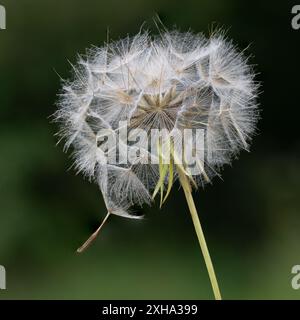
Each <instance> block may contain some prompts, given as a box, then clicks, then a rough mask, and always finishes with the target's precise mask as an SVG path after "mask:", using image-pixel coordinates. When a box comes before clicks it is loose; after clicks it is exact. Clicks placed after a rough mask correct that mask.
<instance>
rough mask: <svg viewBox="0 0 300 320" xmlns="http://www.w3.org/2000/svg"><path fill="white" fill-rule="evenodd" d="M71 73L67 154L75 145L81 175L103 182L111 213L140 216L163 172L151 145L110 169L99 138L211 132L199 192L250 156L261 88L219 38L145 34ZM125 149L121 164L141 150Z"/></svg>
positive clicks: (87, 59) (63, 104) (97, 53)
mask: <svg viewBox="0 0 300 320" xmlns="http://www.w3.org/2000/svg"><path fill="white" fill-rule="evenodd" d="M73 69H74V79H73V81H65V82H64V85H63V91H62V93H61V95H60V100H59V108H58V110H57V112H56V113H55V118H56V120H57V121H59V122H60V125H61V131H60V135H61V136H62V137H63V138H65V139H66V145H65V146H66V148H68V147H69V146H70V145H73V147H74V158H75V165H76V168H77V169H78V171H80V172H83V173H84V174H85V175H87V176H88V177H90V178H93V179H94V180H95V181H97V183H98V184H99V186H100V189H101V191H102V193H103V197H104V200H105V204H106V206H107V210H108V211H109V212H110V213H113V214H117V215H122V216H126V217H135V216H134V215H131V214H130V213H128V209H129V208H130V206H132V205H134V204H138V205H142V204H143V203H149V202H150V200H151V193H152V192H153V189H154V188H155V186H156V184H157V182H158V180H159V176H160V174H159V168H158V165H157V162H156V164H151V163H150V164H149V163H147V164H144V163H143V159H145V157H150V156H151V154H150V151H149V148H148V147H147V146H145V150H142V152H141V154H140V157H139V160H140V161H136V162H135V163H131V164H128V163H123V164H121V163H120V164H115V165H112V164H106V163H105V158H106V157H108V155H109V153H110V152H111V151H112V150H103V149H102V144H101V143H100V142H99V141H100V140H101V139H100V138H99V132H100V130H103V129H105V130H106V131H107V132H108V134H110V135H111V136H112V137H113V136H115V135H117V134H118V132H119V131H120V129H121V128H120V127H119V123H120V121H127V122H128V123H129V133H130V130H131V131H132V130H135V129H143V130H145V131H146V133H149V135H150V130H151V129H168V130H169V131H172V130H174V129H175V128H176V129H179V130H183V129H185V128H191V129H203V130H204V137H205V144H204V148H205V149H204V153H205V155H206V156H205V158H204V160H203V159H198V160H199V161H197V166H199V169H200V172H201V174H199V175H198V176H197V177H193V178H194V181H195V182H196V183H198V184H201V185H202V184H204V183H206V182H210V181H211V178H212V177H213V176H214V175H216V174H218V171H219V169H220V168H221V167H222V166H223V165H224V164H226V163H230V161H231V160H232V158H233V157H235V156H236V155H237V153H238V151H239V150H240V149H248V144H249V141H250V139H251V136H252V135H253V132H254V130H255V125H256V121H257V106H256V95H257V85H256V83H255V82H254V73H253V71H252V68H251V67H250V66H249V65H248V64H247V59H246V58H244V56H243V54H242V53H240V52H239V51H238V50H237V49H236V48H235V47H234V46H233V44H232V43H231V42H230V41H227V40H226V39H225V37H224V36H223V35H222V34H221V33H215V34H213V35H212V36H211V37H210V38H209V39H206V38H205V37H204V36H203V35H201V34H200V35H199V34H197V35H195V34H192V33H189V32H188V33H180V32H177V31H172V32H164V33H161V34H160V36H158V37H151V36H149V34H148V33H147V32H145V33H139V34H138V35H136V36H134V37H127V38H125V39H123V40H120V41H117V42H114V43H110V44H106V45H105V46H103V47H101V48H96V47H94V48H92V49H90V50H89V51H88V52H87V54H86V56H81V57H79V61H78V65H77V66H76V67H74V66H73ZM132 132H134V131H132ZM122 144H123V147H122V146H121V147H120V146H119V148H118V154H117V156H118V157H122V155H123V154H122V153H123V150H124V152H125V149H127V151H126V152H128V149H129V150H130V149H132V148H134V146H130V145H129V144H128V141H123V142H121V145H122ZM131 151H134V150H131ZM208 153H209V155H208ZM153 156H154V155H153ZM174 170H175V172H174V179H176V168H175V169H174ZM167 180H168V175H166V183H167Z"/></svg>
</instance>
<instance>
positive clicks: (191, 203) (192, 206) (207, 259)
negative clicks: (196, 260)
mask: <svg viewBox="0 0 300 320" xmlns="http://www.w3.org/2000/svg"><path fill="white" fill-rule="evenodd" d="M178 171H179V179H180V182H181V185H182V187H183V191H184V194H185V198H186V201H187V204H188V206H189V209H190V213H191V216H192V220H193V223H194V227H195V230H196V234H197V237H198V241H199V244H200V248H201V251H202V254H203V257H204V261H205V264H206V268H207V271H208V275H209V279H210V283H211V286H212V289H213V292H214V296H215V299H216V300H222V298H221V293H220V289H219V285H218V281H217V277H216V274H215V271H214V266H213V264H212V261H211V258H210V254H209V251H208V247H207V244H206V241H205V237H204V233H203V230H202V227H201V224H200V220H199V216H198V213H197V209H196V206H195V203H194V199H193V196H192V191H191V186H190V182H189V180H188V178H187V176H186V175H185V174H184V173H183V172H182V171H180V170H178Z"/></svg>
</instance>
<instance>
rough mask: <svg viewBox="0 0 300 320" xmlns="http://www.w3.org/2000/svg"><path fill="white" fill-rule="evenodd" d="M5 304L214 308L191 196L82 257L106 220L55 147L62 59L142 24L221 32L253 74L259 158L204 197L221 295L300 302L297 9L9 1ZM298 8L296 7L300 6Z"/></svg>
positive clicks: (66, 70)
mask: <svg viewBox="0 0 300 320" xmlns="http://www.w3.org/2000/svg"><path fill="white" fill-rule="evenodd" d="M0 2H1V3H0V4H2V5H4V6H5V7H6V11H7V30H1V31H0V117H1V118H0V170H1V176H0V264H1V265H4V266H5V267H6V270H7V290H6V291H0V299H7V298H17V299H21V298H22V299H25V298H26V299H31V298H33V299H42V298H55V299H61V298H70V299H72V298H75V299H86V298H93V299H146V298H149V299H151V298H152V299H166V298H169V299H177V298H178V299H210V298H213V295H212V291H211V288H210V283H209V280H208V275H207V272H206V269H205V265H204V261H203V258H202V255H201V252H200V249H199V247H198V243H197V239H196V236H195V233H194V229H193V225H192V222H191V219H190V216H189V214H188V210H187V206H186V204H185V200H184V196H183V194H182V190H179V188H178V186H176V187H175V188H173V191H172V194H171V196H170V197H169V200H168V201H167V204H166V205H165V206H164V207H163V209H162V210H159V206H158V205H157V204H156V205H155V206H154V207H152V208H145V209H144V210H143V211H144V213H145V214H146V219H144V220H143V221H133V220H127V219H124V218H120V217H112V218H111V220H110V221H109V222H108V223H107V225H106V226H105V228H104V229H103V232H102V233H101V236H100V237H99V238H98V239H97V241H96V243H94V245H93V246H92V247H91V248H90V249H89V250H88V251H87V252H85V253H84V254H82V255H78V254H76V253H75V250H76V248H77V247H78V246H79V245H80V244H81V243H82V242H83V241H84V240H86V238H87V237H88V236H89V235H90V233H91V232H92V231H93V230H94V229H95V228H96V227H97V226H98V224H99V222H100V220H101V219H102V218H103V217H104V215H105V209H104V206H103V201H102V198H101V195H100V192H99V190H98V188H97V186H96V185H93V184H90V183H89V182H88V181H86V180H83V179H82V177H81V176H76V175H75V174H74V171H72V170H68V168H69V167H70V166H71V163H72V161H71V159H70V158H69V155H66V154H64V153H63V152H62V146H61V145H60V146H58V147H57V146H55V144H56V139H55V137H54V133H55V132H56V131H57V127H56V125H55V124H53V123H50V119H49V118H48V117H49V116H50V115H51V114H52V113H53V112H54V111H55V102H56V100H57V96H56V95H57V93H58V91H59V89H60V86H61V84H60V78H59V76H58V75H57V73H58V74H59V75H60V76H62V77H63V78H68V77H69V76H70V65H69V63H68V61H67V60H70V61H72V62H75V61H76V54H77V53H84V52H85V48H86V47H90V46H91V45H92V44H93V45H99V46H101V45H102V43H103V42H104V41H105V40H106V38H107V28H109V35H110V38H112V39H118V38H122V37H123V36H125V35H126V34H127V33H129V34H132V35H133V34H135V33H137V32H138V31H139V29H140V26H141V24H142V23H143V22H146V24H145V27H146V28H150V29H152V30H153V32H154V33H155V32H157V30H156V29H155V26H154V23H153V17H154V16H155V15H156V14H158V15H159V17H160V19H161V20H162V22H163V23H164V24H165V25H166V26H167V27H168V28H171V27H172V26H174V25H176V26H177V27H178V28H179V29H181V30H182V31H185V30H188V29H189V28H191V29H192V30H194V31H195V32H200V31H204V32H205V33H206V34H207V35H208V34H209V30H211V29H212V28H214V27H216V26H223V27H224V28H225V29H227V30H228V31H227V34H228V36H229V37H230V38H232V39H233V40H234V41H235V43H236V44H238V45H239V46H240V47H241V48H245V47H247V46H248V45H249V44H250V47H249V49H248V50H247V53H248V54H250V55H252V56H253V57H252V58H251V60H250V61H251V63H253V64H255V65H256V71H257V72H258V76H257V80H259V81H261V84H262V87H261V90H262V93H261V95H260V104H261V107H260V108H261V111H262V112H261V116H262V119H261V120H260V121H259V124H258V127H259V131H258V135H257V136H256V137H255V138H254V140H253V145H252V149H251V153H247V152H243V153H241V155H240V159H239V160H237V161H234V162H233V166H232V168H231V167H229V166H228V167H226V168H225V170H224V172H223V174H222V178H223V181H222V180H220V179H216V180H214V184H213V185H212V186H208V187H206V188H205V189H204V190H199V191H198V192H197V193H195V195H194V197H195V201H196V205H197V207H198V209H199V215H200V220H201V221H202V224H203V227H204V231H205V234H206V238H207V242H208V245H209V248H210V251H211V255H212V258H213V261H214V264H215V269H216V272H217V275H218V278H219V283H220V288H221V291H222V293H223V296H224V298H226V299H263V298H269V299H274V298H276V299H279V298H282V299H287V298H292V299H299V298H300V290H298V291H296V290H293V289H292V287H291V283H290V282H291V278H292V275H291V268H292V266H293V265H295V264H300V250H299V249H300V235H299V231H300V202H299V198H300V194H299V191H300V182H299V180H300V163H299V147H300V139H299V138H300V136H299V134H298V128H299V116H300V112H299V103H300V98H299V90H300V88H299V71H300V60H299V53H300V45H299V40H300V30H298V31H295V30H293V29H292V27H291V19H292V14H291V8H292V6H293V5H294V4H296V2H294V3H292V2H291V3H289V2H288V1H283V0H281V1H276V2H275V1H258V0H253V1H249V2H247V3H246V2H244V1H240V0H226V1H225V0H223V1H220V0H219V1H217V0H185V1H174V0H143V1H141V0H128V1H122V0H110V1H100V0H85V1H77V0H61V1H54V0H51V1H50V0H44V1H38V0H22V1H20V0H9V1H8V0H1V1H0ZM299 4H300V3H299Z"/></svg>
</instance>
